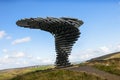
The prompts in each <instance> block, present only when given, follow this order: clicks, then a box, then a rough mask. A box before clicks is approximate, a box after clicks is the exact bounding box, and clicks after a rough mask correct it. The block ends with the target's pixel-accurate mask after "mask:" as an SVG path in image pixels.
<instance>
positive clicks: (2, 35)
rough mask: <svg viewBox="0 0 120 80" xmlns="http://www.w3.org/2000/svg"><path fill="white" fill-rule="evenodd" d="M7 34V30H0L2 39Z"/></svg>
mask: <svg viewBox="0 0 120 80" xmlns="http://www.w3.org/2000/svg"><path fill="white" fill-rule="evenodd" d="M5 35H6V33H5V31H0V39H1V38H3V37H4V36H5Z"/></svg>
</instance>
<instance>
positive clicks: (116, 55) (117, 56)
mask: <svg viewBox="0 0 120 80" xmlns="http://www.w3.org/2000/svg"><path fill="white" fill-rule="evenodd" d="M109 59H120V52H115V53H111V54H107V55H104V56H100V57H97V58H93V59H91V60H88V62H90V61H99V60H109Z"/></svg>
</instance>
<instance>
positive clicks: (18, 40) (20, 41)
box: [12, 37, 31, 45]
mask: <svg viewBox="0 0 120 80" xmlns="http://www.w3.org/2000/svg"><path fill="white" fill-rule="evenodd" d="M30 40H31V38H30V37H25V38H22V39H16V40H14V41H13V42H12V44H13V45H16V44H20V43H25V42H29V41H30Z"/></svg>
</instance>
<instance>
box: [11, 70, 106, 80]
mask: <svg viewBox="0 0 120 80" xmlns="http://www.w3.org/2000/svg"><path fill="white" fill-rule="evenodd" d="M11 80H104V79H102V78H100V77H98V76H95V75H91V74H87V73H85V72H76V71H75V72H74V71H69V70H63V69H56V70H44V71H35V72H31V73H27V74H24V75H21V76H17V77H15V78H13V79H11Z"/></svg>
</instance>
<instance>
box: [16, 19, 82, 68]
mask: <svg viewBox="0 0 120 80" xmlns="http://www.w3.org/2000/svg"><path fill="white" fill-rule="evenodd" d="M16 24H17V25H18V26H21V27H25V28H32V29H41V30H44V31H48V32H50V33H52V34H54V37H55V46H56V53H57V58H56V66H69V65H70V63H69V60H68V55H69V54H70V53H71V50H72V46H73V44H74V43H75V41H77V39H78V37H79V35H80V31H79V29H78V27H79V26H81V25H82V24H83V21H81V20H78V19H76V18H67V17H61V18H54V17H47V18H40V17H38V18H29V19H21V20H18V21H17V22H16Z"/></svg>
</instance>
